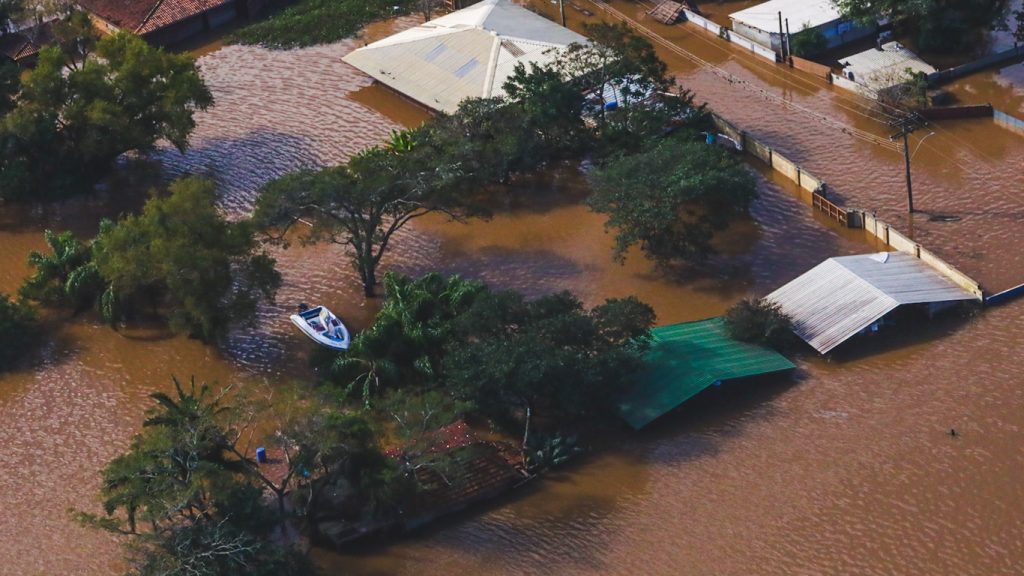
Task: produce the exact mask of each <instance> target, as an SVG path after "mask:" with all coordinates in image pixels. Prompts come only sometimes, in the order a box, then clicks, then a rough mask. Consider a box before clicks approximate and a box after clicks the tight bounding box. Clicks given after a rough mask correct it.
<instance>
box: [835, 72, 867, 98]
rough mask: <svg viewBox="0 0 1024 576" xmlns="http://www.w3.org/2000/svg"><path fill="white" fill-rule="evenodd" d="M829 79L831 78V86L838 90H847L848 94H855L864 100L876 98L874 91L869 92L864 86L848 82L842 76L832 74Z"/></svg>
mask: <svg viewBox="0 0 1024 576" xmlns="http://www.w3.org/2000/svg"><path fill="white" fill-rule="evenodd" d="M831 77H832V85H833V86H838V87H839V88H842V89H844V90H849V91H850V92H855V93H857V94H860V95H861V96H863V97H865V98H872V99H876V98H878V93H877V92H875V91H874V90H871V89H870V88H868V87H867V86H864V85H862V84H858V83H856V82H854V81H853V80H848V79H847V78H845V77H843V76H839V75H836V74H832V75H831Z"/></svg>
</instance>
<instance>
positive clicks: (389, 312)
mask: <svg viewBox="0 0 1024 576" xmlns="http://www.w3.org/2000/svg"><path fill="white" fill-rule="evenodd" d="M383 284H384V294H385V298H384V303H383V305H382V306H381V310H380V312H379V313H378V314H377V317H376V319H375V320H374V323H373V326H371V327H370V328H368V329H366V330H364V331H362V332H360V333H359V334H358V335H357V336H356V337H355V338H354V339H353V341H352V345H351V346H350V347H349V349H348V351H347V352H346V353H345V354H344V355H342V356H340V357H338V359H337V361H336V362H335V363H334V365H333V367H332V375H333V378H334V379H335V380H336V381H339V382H341V383H342V384H343V385H345V386H346V395H349V394H351V393H353V392H358V393H359V394H360V395H361V397H362V400H363V404H364V405H366V406H369V404H370V398H371V396H373V395H376V394H379V393H380V392H383V391H385V390H389V389H397V388H399V387H408V386H428V385H433V384H436V383H437V382H438V381H439V379H440V378H441V377H442V375H443V369H444V368H443V362H444V358H445V355H446V352H447V350H448V348H449V347H450V345H451V343H452V339H453V338H454V337H455V334H454V333H453V325H452V324H453V320H455V319H456V318H457V317H459V316H460V315H461V314H463V313H465V312H466V311H467V310H468V309H469V307H470V306H472V304H473V302H475V301H476V299H477V298H478V297H479V296H480V295H481V294H483V293H484V292H485V291H486V290H487V288H486V286H485V285H484V284H482V283H480V282H472V281H467V280H463V279H462V278H460V277H458V276H451V277H449V278H444V277H442V276H441V275H439V274H427V275H425V276H423V277H421V278H418V279H415V280H414V279H412V278H409V277H406V276H400V275H398V274H395V273H393V272H388V273H387V274H385V275H384V282H383Z"/></svg>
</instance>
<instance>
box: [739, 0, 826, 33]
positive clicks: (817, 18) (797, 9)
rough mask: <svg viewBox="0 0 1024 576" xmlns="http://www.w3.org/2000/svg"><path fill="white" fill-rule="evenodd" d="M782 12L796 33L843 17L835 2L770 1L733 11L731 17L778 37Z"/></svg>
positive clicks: (814, 0) (810, 0)
mask: <svg viewBox="0 0 1024 576" xmlns="http://www.w3.org/2000/svg"><path fill="white" fill-rule="evenodd" d="M779 12H782V18H783V19H786V18H788V19H789V29H790V31H792V32H793V33H796V32H799V31H800V30H803V29H804V27H808V28H817V27H818V26H821V25H822V24H828V23H829V22H832V21H835V20H839V19H840V18H842V14H841V13H840V12H839V8H837V7H836V5H835V4H834V3H833V1H832V0H771V1H770V2H765V3H764V4H758V5H757V6H751V7H750V8H747V9H746V10H740V11H739V12H733V13H732V14H729V18H731V19H733V20H735V21H737V22H742V23H743V24H746V25H747V26H751V27H753V28H757V29H758V30H764V31H765V32H771V33H774V34H778V32H779Z"/></svg>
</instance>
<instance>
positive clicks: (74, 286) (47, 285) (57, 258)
mask: <svg viewBox="0 0 1024 576" xmlns="http://www.w3.org/2000/svg"><path fill="white" fill-rule="evenodd" d="M43 236H44V237H45V238H46V244H47V246H48V247H49V253H43V252H37V251H33V252H31V253H30V254H29V255H28V264H29V266H32V267H33V268H35V271H34V272H33V273H32V276H30V277H29V278H28V279H27V280H25V283H24V284H22V286H21V288H20V289H19V291H18V293H19V295H20V296H21V297H22V298H25V299H28V300H34V301H36V302H41V303H43V304H45V305H48V306H71V307H74V308H75V309H81V308H83V307H86V306H89V305H91V304H93V303H94V302H96V299H97V298H98V297H99V295H100V294H101V293H102V291H103V279H102V278H101V277H100V275H99V271H98V270H97V269H96V265H95V263H93V262H92V250H91V249H90V247H89V246H87V245H86V244H84V243H83V242H81V241H80V240H78V239H77V238H75V236H74V235H73V234H72V233H71V232H61V233H60V234H58V233H56V232H53V231H52V230H46V231H45V232H44V233H43Z"/></svg>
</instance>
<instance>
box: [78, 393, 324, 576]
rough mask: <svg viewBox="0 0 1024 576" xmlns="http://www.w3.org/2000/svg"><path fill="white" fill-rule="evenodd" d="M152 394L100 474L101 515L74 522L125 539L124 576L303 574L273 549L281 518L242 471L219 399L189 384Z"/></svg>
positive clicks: (295, 560)
mask: <svg viewBox="0 0 1024 576" xmlns="http://www.w3.org/2000/svg"><path fill="white" fill-rule="evenodd" d="M174 387H175V391H174V393H173V394H163V393H156V394H153V395H152V398H153V400H154V401H155V402H156V406H155V407H154V408H152V409H150V410H149V411H148V412H147V416H148V417H147V419H146V421H145V423H144V428H143V431H142V432H141V433H139V434H137V435H136V436H135V437H134V438H133V440H132V443H131V447H130V448H129V450H128V452H126V453H125V454H123V455H121V456H118V457H117V458H115V459H114V460H113V461H111V462H110V464H108V465H107V467H106V468H105V470H104V472H103V488H102V497H103V508H104V514H103V515H94V514H87V513H78V514H77V517H78V519H79V520H80V521H81V522H82V523H84V524H86V525H89V526H93V527H96V528H100V529H105V530H108V531H111V532H115V533H117V534H125V535H128V536H129V538H128V541H127V544H126V552H127V560H128V563H129V566H130V569H129V574H138V575H156V574H181V575H184V574H203V575H209V576H220V575H224V576H227V575H232V574H239V573H246V574H266V575H270V574H288V575H300V574H311V573H313V569H312V566H311V564H310V563H309V562H308V561H307V560H306V559H305V558H304V557H303V556H302V555H301V554H299V553H298V552H297V551H296V550H294V549H292V548H291V547H288V546H287V545H282V544H278V543H276V542H275V541H274V540H273V539H272V532H273V531H274V530H275V529H276V528H277V527H278V526H279V523H280V522H281V521H282V518H280V517H276V516H275V515H274V514H273V512H271V511H270V510H268V509H266V508H265V507H264V506H263V505H262V504H261V502H260V499H261V497H262V492H261V490H260V489H259V487H258V486H257V485H256V484H255V480H254V477H253V474H252V472H251V471H252V470H253V468H252V466H251V464H250V463H248V462H247V461H246V460H244V459H243V458H242V457H241V455H240V454H239V452H238V450H237V448H236V447H235V443H236V442H237V440H238V437H239V433H238V431H237V430H235V429H233V428H232V427H231V425H230V420H229V419H228V415H229V412H230V411H229V409H228V407H226V406H224V405H223V404H222V399H223V396H224V392H222V393H220V394H218V395H212V394H211V391H210V387H209V386H207V385H205V384H203V385H198V386H197V384H196V382H195V379H192V380H191V382H190V385H189V386H188V387H185V386H182V384H181V383H180V382H179V381H178V380H176V379H175V380H174Z"/></svg>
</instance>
